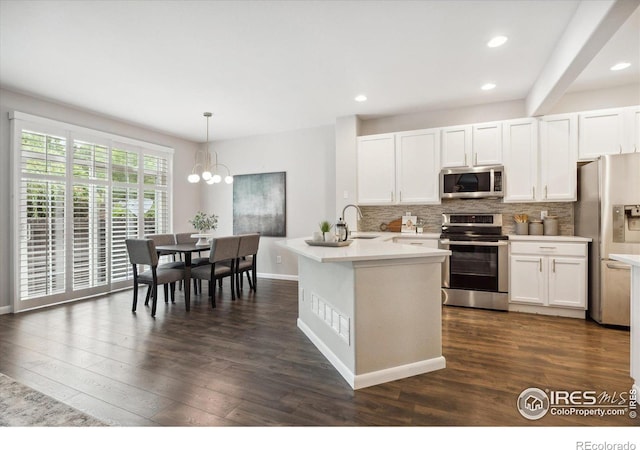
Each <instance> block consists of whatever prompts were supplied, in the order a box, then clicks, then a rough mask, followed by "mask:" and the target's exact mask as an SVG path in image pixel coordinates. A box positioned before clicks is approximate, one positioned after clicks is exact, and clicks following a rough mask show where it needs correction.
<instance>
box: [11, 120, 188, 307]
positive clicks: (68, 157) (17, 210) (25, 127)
mask: <svg viewBox="0 0 640 450" xmlns="http://www.w3.org/2000/svg"><path fill="white" fill-rule="evenodd" d="M9 119H10V123H11V126H10V133H11V136H10V139H11V152H10V164H11V171H10V174H11V180H10V185H11V190H12V205H11V211H12V213H13V214H12V216H13V217H12V220H11V221H10V222H11V237H12V239H13V243H12V260H13V263H12V264H10V270H11V273H10V282H11V292H12V297H13V299H12V300H13V301H12V306H13V312H14V313H15V312H20V311H27V310H30V309H34V308H39V307H43V306H49V305H53V304H58V303H66V302H70V301H76V300H80V299H83V298H87V297H92V296H96V295H103V294H105V293H108V292H112V291H115V290H120V289H125V288H128V287H130V286H131V284H132V280H131V279H130V278H128V279H126V280H123V281H116V282H114V281H113V280H112V274H111V263H112V258H111V248H112V234H113V229H112V227H111V225H109V226H108V227H107V228H106V242H105V244H104V245H105V246H106V249H107V250H106V251H107V283H106V284H104V285H100V286H97V287H88V288H86V287H85V288H78V289H74V278H73V268H74V236H75V234H74V216H73V214H74V201H73V200H74V195H73V190H74V186H76V185H78V184H83V185H88V186H94V187H95V186H104V187H105V188H106V190H107V207H106V217H107V221H108V222H107V223H108V224H111V218H112V217H111V215H112V190H113V188H114V186H119V185H120V183H114V182H113V180H112V165H111V154H112V150H113V149H114V148H116V149H124V150H127V151H131V152H134V153H136V155H137V158H138V168H137V182H136V183H135V186H136V187H135V189H136V191H137V193H138V198H144V194H145V190H150V189H153V190H154V191H156V192H157V191H158V190H159V191H164V192H166V214H167V218H166V226H167V230H166V231H165V232H171V231H172V230H173V178H174V177H173V163H174V162H173V157H174V153H175V151H174V149H173V148H171V147H167V146H163V145H158V144H153V143H150V142H145V141H141V140H138V139H133V138H128V137H125V136H120V135H116V134H112V133H107V132H103V131H99V130H94V129H91V128H86V127H81V126H78V125H73V124H69V123H66V122H61V121H57V120H53V119H48V118H44V117H39V116H35V115H31V114H27V113H23V112H19V111H12V112H10V113H9ZM23 131H32V132H34V133H44V134H52V135H57V136H60V137H63V138H64V139H65V140H66V147H65V149H66V153H65V168H66V173H65V176H64V181H63V182H64V183H65V188H66V197H65V198H66V204H65V207H64V223H65V227H64V253H65V255H66V256H65V269H64V270H65V279H66V281H65V289H64V292H63V293H58V294H53V295H44V296H40V297H35V298H27V299H21V296H22V292H21V269H20V263H21V259H22V256H21V245H22V243H21V236H20V233H21V222H20V217H21V204H22V200H23V195H22V193H21V190H20V189H21V184H22V177H23V174H22V134H23ZM78 141H80V142H85V143H89V144H94V145H102V146H106V147H107V164H108V166H107V172H108V173H107V179H106V180H100V179H95V178H83V177H79V176H75V174H74V170H73V169H74V144H75V143H76V142H78ZM145 156H153V157H160V158H163V159H165V160H166V186H160V187H159V186H157V185H151V184H147V185H145V184H144V175H145V172H144V159H145ZM36 175H37V176H36V177H35V178H38V179H40V178H42V179H45V180H46V179H47V178H50V177H48V176H47V175H40V174H36ZM58 178H59V177H58ZM127 185H128V186H129V187H131V186H132V185H133V184H131V183H129V184H127ZM142 211H143V206H142V204H141V205H140V206H139V213H140V212H142ZM139 213H138V216H137V234H138V236H139V237H142V236H143V235H144V228H145V218H144V216H143V215H141V214H139Z"/></svg>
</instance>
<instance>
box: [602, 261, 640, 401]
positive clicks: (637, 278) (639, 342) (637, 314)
mask: <svg viewBox="0 0 640 450" xmlns="http://www.w3.org/2000/svg"><path fill="white" fill-rule="evenodd" d="M609 258H610V259H615V260H616V261H620V262H623V263H625V264H629V265H631V319H630V321H629V324H630V325H631V339H630V340H631V351H630V353H629V354H630V358H631V361H630V369H631V370H630V371H631V378H633V389H635V391H636V395H637V394H639V393H640V255H624V254H610V255H609Z"/></svg>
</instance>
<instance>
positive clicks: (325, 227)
mask: <svg viewBox="0 0 640 450" xmlns="http://www.w3.org/2000/svg"><path fill="white" fill-rule="evenodd" d="M331 228H333V225H331V223H330V222H329V221H328V220H323V221H322V222H320V231H321V232H322V240H323V241H325V242H326V241H327V238H328V237H327V233H328V232H329V231H331Z"/></svg>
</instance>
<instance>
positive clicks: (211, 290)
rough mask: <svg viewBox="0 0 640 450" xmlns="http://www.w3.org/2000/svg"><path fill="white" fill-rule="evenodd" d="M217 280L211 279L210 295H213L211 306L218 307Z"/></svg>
mask: <svg viewBox="0 0 640 450" xmlns="http://www.w3.org/2000/svg"><path fill="white" fill-rule="evenodd" d="M215 286H216V280H213V281H211V280H210V281H209V297H211V308H215V307H216V290H215Z"/></svg>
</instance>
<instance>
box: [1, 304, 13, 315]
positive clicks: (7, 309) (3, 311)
mask: <svg viewBox="0 0 640 450" xmlns="http://www.w3.org/2000/svg"><path fill="white" fill-rule="evenodd" d="M12 312H13V308H12V307H11V305H9V306H0V316H1V315H3V314H10V313H12Z"/></svg>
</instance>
